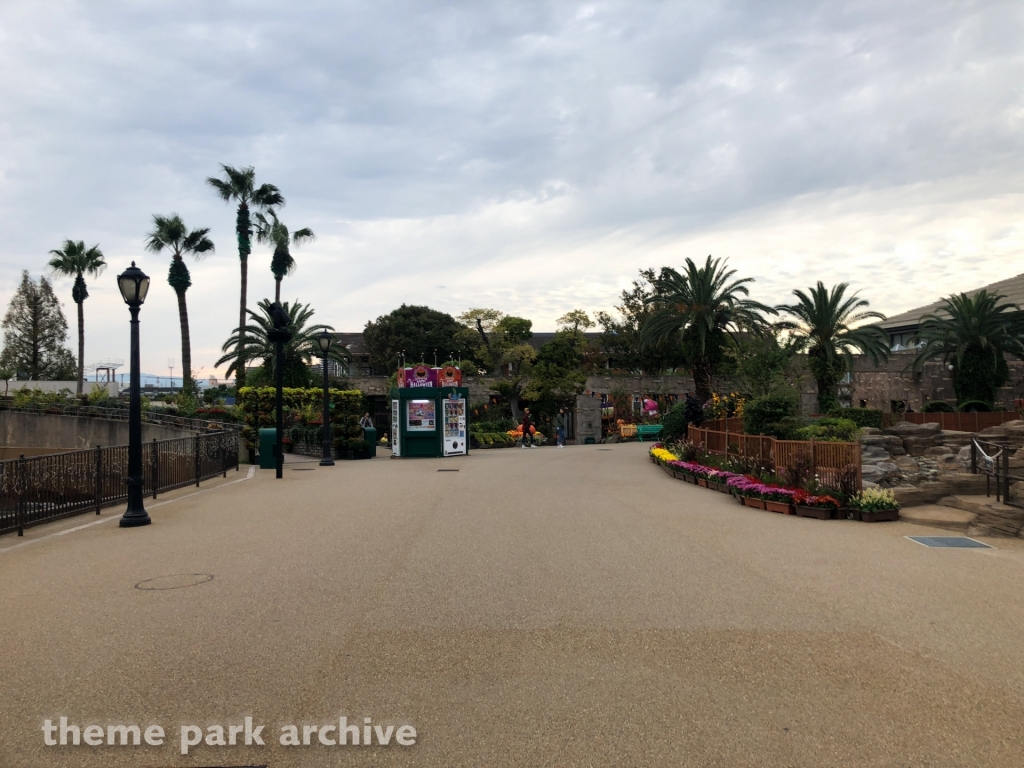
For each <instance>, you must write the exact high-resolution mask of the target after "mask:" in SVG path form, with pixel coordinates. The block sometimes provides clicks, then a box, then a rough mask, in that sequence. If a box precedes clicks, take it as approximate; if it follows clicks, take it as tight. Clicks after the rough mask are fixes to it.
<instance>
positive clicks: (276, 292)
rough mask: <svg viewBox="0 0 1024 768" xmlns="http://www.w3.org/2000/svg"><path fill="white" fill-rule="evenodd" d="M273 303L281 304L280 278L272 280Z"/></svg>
mask: <svg viewBox="0 0 1024 768" xmlns="http://www.w3.org/2000/svg"><path fill="white" fill-rule="evenodd" d="M274 301H275V302H276V303H278V304H280V303H281V278H280V277H275V278H274Z"/></svg>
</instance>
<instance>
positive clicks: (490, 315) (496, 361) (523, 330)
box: [459, 308, 537, 420]
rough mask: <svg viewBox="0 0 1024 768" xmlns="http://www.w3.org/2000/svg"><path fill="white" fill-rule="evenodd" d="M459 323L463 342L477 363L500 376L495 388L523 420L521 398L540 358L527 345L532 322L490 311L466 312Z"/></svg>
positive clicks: (515, 416)
mask: <svg viewBox="0 0 1024 768" xmlns="http://www.w3.org/2000/svg"><path fill="white" fill-rule="evenodd" d="M459 322H461V323H462V328H463V330H462V332H461V334H460V337H459V338H460V341H461V342H462V343H464V344H466V345H467V346H468V348H469V349H470V350H471V355H472V359H473V360H474V361H476V362H478V364H479V365H480V366H481V367H482V368H483V369H485V370H486V371H488V372H489V373H491V374H493V375H494V376H497V377H498V380H497V381H496V382H495V383H494V385H493V386H492V389H493V390H494V391H495V392H497V393H498V394H500V395H502V396H503V397H505V398H507V399H508V403H509V408H510V409H511V411H512V418H514V419H516V420H519V419H521V418H522V411H521V410H520V409H519V398H520V397H522V396H523V391H524V388H525V385H526V381H527V379H528V377H529V374H530V370H531V368H532V367H533V362H534V360H536V358H537V352H536V350H534V348H533V347H532V346H530V345H529V344H528V343H527V342H528V341H529V340H530V339H531V338H532V337H533V330H532V328H533V322H532V321H530V320H527V319H526V318H523V317H514V316H512V315H505V314H504V313H502V312H500V311H498V310H496V309H488V308H484V309H470V310H468V311H466V312H463V313H462V314H461V315H459Z"/></svg>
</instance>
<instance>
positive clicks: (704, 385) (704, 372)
mask: <svg viewBox="0 0 1024 768" xmlns="http://www.w3.org/2000/svg"><path fill="white" fill-rule="evenodd" d="M693 389H694V393H695V394H696V395H697V400H698V401H699V402H700V404H701V405H704V403H706V402H707V401H708V400H710V399H711V367H710V366H709V365H708V364H707V363H694V364H693Z"/></svg>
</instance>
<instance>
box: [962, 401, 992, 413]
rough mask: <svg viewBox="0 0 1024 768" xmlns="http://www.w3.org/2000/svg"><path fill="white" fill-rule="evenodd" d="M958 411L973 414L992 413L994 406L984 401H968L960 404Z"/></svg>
mask: <svg viewBox="0 0 1024 768" xmlns="http://www.w3.org/2000/svg"><path fill="white" fill-rule="evenodd" d="M958 410H959V411H960V413H971V412H972V411H977V412H978V413H990V412H991V411H992V406H990V405H989V404H988V403H986V402H985V401H984V400H967V401H965V402H963V403H960V407H959V409H958Z"/></svg>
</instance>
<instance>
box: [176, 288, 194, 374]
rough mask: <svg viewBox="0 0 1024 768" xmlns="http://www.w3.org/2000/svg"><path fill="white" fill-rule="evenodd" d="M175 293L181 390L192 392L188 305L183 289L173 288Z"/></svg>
mask: <svg viewBox="0 0 1024 768" xmlns="http://www.w3.org/2000/svg"><path fill="white" fill-rule="evenodd" d="M175 293H177V294H178V320H179V322H180V323H181V391H182V392H187V393H189V394H192V345H191V343H190V342H189V334H188V307H187V306H186V305H185V291H184V290H178V289H175ZM172 386H173V384H172Z"/></svg>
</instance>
